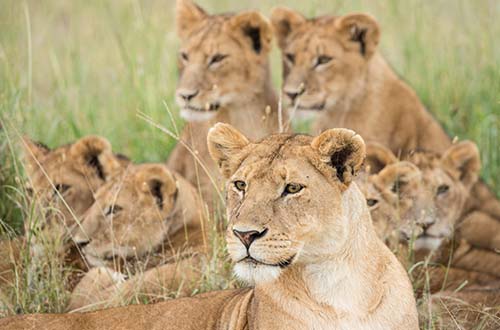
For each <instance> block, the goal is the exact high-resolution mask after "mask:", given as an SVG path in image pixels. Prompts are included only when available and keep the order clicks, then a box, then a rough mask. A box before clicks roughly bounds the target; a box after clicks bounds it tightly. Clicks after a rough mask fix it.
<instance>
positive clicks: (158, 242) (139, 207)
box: [69, 164, 209, 309]
mask: <svg viewBox="0 0 500 330" xmlns="http://www.w3.org/2000/svg"><path fill="white" fill-rule="evenodd" d="M208 231H209V228H208V224H207V222H206V219H205V217H204V205H203V203H202V201H201V199H200V197H199V194H198V193H197V192H196V190H195V188H194V187H193V186H192V185H191V184H190V183H189V182H187V181H186V180H185V179H184V178H182V177H181V176H180V175H179V174H176V173H173V172H171V171H170V170H168V169H167V167H166V165H164V164H141V165H130V166H129V167H128V168H127V170H126V171H125V172H124V173H123V174H122V175H121V176H119V177H116V178H115V180H113V181H112V182H109V183H107V184H105V185H104V186H102V187H101V188H100V189H99V190H98V191H97V193H96V201H95V203H94V204H93V205H92V207H91V208H90V209H89V210H88V211H87V213H86V216H85V218H84V219H83V221H82V224H81V226H79V227H78V228H77V230H76V232H75V233H74V240H75V242H77V243H78V244H81V245H82V246H83V247H82V252H83V255H84V257H85V259H86V260H87V262H88V263H89V265H90V266H92V267H97V268H94V269H91V270H90V272H89V273H88V274H87V275H86V276H85V277H84V278H83V279H82V281H81V282H80V283H79V284H78V286H77V287H76V288H75V290H74V292H73V294H72V297H71V302H70V306H69V309H76V308H81V307H83V306H85V305H92V307H94V308H95V307H96V304H97V303H101V305H103V306H105V305H109V304H111V303H112V302H111V301H110V300H111V299H112V298H113V297H114V296H116V293H117V291H120V290H122V292H121V295H122V297H121V298H125V297H124V296H123V295H124V294H132V293H142V292H141V291H143V290H146V289H147V288H148V287H153V284H152V283H149V282H151V281H154V283H161V282H162V283H163V285H161V286H160V285H159V286H158V287H157V289H156V291H157V292H156V294H161V293H162V292H164V291H168V287H169V286H171V287H170V290H171V291H172V290H176V289H177V288H176V287H172V286H173V285H174V284H175V283H177V282H179V281H180V280H181V279H182V276H183V275H184V274H179V273H177V274H176V273H175V272H173V270H175V269H176V267H178V266H179V265H178V264H176V262H181V263H182V260H183V259H185V258H188V259H191V258H198V259H199V258H201V255H204V254H206V253H208V249H209V248H208V240H209V238H208V237H207V235H208ZM164 264H175V265H174V266H171V267H168V266H167V267H164V268H159V269H155V270H154V271H153V272H152V274H151V275H147V274H148V272H147V271H146V270H148V269H151V268H154V267H156V266H159V265H164ZM194 264H195V262H194V261H193V265H194ZM198 268H199V267H198ZM177 270H178V271H179V269H177ZM144 271H146V273H145V274H146V278H144V277H143V276H142V275H143V274H142V273H143V272H144ZM160 271H161V272H162V273H163V274H162V276H157V278H160V277H162V278H163V280H162V281H160V280H159V279H157V278H155V277H154V274H156V275H158V273H159V272H160ZM169 271H170V272H171V274H170V275H168V276H167V273H168V272H169ZM122 274H127V275H134V274H136V275H139V274H140V275H141V279H142V280H145V281H144V282H143V283H141V286H142V287H143V288H144V289H143V290H141V288H139V287H135V288H133V289H135V291H133V292H129V293H126V292H123V288H124V287H129V286H130V283H132V282H133V283H135V284H137V283H136V282H137V280H136V279H135V278H134V277H132V279H130V280H129V281H130V282H127V283H122V282H123V279H124V278H125V275H122ZM148 276H149V277H148ZM175 276H177V277H179V279H175ZM94 291H95V292H94ZM149 291H151V290H149ZM148 293H153V292H148ZM107 300H108V301H107Z"/></svg>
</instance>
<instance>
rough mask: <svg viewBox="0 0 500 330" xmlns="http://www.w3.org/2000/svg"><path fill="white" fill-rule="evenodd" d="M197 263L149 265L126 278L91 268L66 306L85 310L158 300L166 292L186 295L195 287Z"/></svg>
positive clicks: (185, 260)
mask: <svg viewBox="0 0 500 330" xmlns="http://www.w3.org/2000/svg"><path fill="white" fill-rule="evenodd" d="M199 265H200V261H199V259H198V258H196V257H193V258H188V259H184V260H181V261H179V262H176V263H171V264H166V265H162V266H158V267H155V268H152V269H149V270H147V271H145V272H144V273H140V274H136V275H134V276H133V277H131V278H130V279H127V280H123V275H122V274H121V273H117V272H114V271H113V270H111V269H109V268H105V267H100V268H94V269H92V270H91V271H90V272H89V273H88V274H87V275H86V276H85V277H84V278H83V279H82V280H81V281H80V283H79V284H78V285H77V287H76V288H75V290H74V291H73V292H72V294H71V298H70V303H69V305H68V310H69V311H74V310H78V311H83V310H85V311H86V310H91V309H96V308H102V307H116V306H121V305H123V304H128V303H130V302H132V301H133V300H137V301H139V302H141V301H144V299H147V300H148V301H157V300H159V298H161V297H165V296H174V297H184V296H188V295H190V294H192V293H193V292H194V290H195V288H196V287H197V284H198V281H197V279H198V278H200V271H199V270H198V269H199ZM120 276H122V277H120Z"/></svg>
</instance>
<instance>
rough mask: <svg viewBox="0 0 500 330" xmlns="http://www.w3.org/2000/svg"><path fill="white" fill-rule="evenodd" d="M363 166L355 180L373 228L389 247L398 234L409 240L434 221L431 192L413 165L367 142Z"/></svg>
mask: <svg viewBox="0 0 500 330" xmlns="http://www.w3.org/2000/svg"><path fill="white" fill-rule="evenodd" d="M365 169H366V170H365V173H363V174H362V175H359V176H358V178H357V179H356V183H357V184H358V186H359V187H360V189H361V192H362V193H363V195H365V197H366V203H367V205H368V208H369V210H370V214H371V216H372V219H373V225H374V227H375V231H376V232H377V234H378V236H379V237H380V238H381V239H382V240H384V241H385V242H386V243H387V244H388V245H389V247H390V248H391V249H394V248H395V247H397V245H398V244H397V243H398V242H399V239H400V236H401V235H403V236H404V237H405V238H407V239H410V238H411V237H412V236H415V235H419V234H420V233H421V231H422V227H423V226H425V225H427V224H429V223H432V222H435V219H434V217H435V216H436V213H435V210H434V208H433V207H430V206H432V201H433V198H434V195H433V194H431V193H430V191H429V190H428V189H425V186H424V185H423V184H422V180H423V178H422V172H421V171H420V170H419V168H418V167H417V166H416V165H414V164H412V163H410V162H408V161H399V160H398V159H397V158H396V156H395V155H394V154H393V153H392V152H391V151H390V150H388V149H387V148H385V147H384V146H382V145H380V144H377V143H368V144H367V156H366V161H365Z"/></svg>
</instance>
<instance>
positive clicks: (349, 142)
mask: <svg viewBox="0 0 500 330" xmlns="http://www.w3.org/2000/svg"><path fill="white" fill-rule="evenodd" d="M208 141H209V150H210V153H211V155H212V157H213V158H214V160H215V161H216V162H217V164H219V167H220V169H221V172H222V173H223V174H224V175H225V176H226V178H228V181H227V186H226V188H227V214H228V220H229V226H228V229H227V233H226V236H227V246H228V251H229V254H230V256H231V258H232V260H233V261H234V262H235V272H236V274H237V275H238V276H239V277H240V278H242V279H243V280H245V281H247V282H249V283H256V282H264V281H269V280H273V279H276V278H277V277H278V276H279V275H280V273H281V271H282V270H283V269H284V268H286V267H288V266H290V265H291V264H295V263H298V264H300V263H308V262H313V261H317V260H318V258H321V256H324V254H325V253H327V252H326V251H329V252H328V253H333V252H332V251H335V250H336V249H341V248H342V246H344V244H346V240H347V237H348V236H349V233H348V231H349V230H350V229H349V228H351V227H350V226H348V224H349V220H350V217H349V212H360V208H356V209H355V210H350V209H349V207H348V206H347V204H350V202H352V201H349V202H348V201H347V200H346V199H349V198H354V197H353V196H351V190H353V189H356V190H357V188H356V187H351V181H352V177H353V175H354V174H355V173H356V172H357V171H358V169H359V167H360V166H361V164H362V161H363V158H364V143H363V140H362V139H361V137H359V135H356V134H355V133H354V132H353V131H350V130H346V129H334V130H329V131H326V132H325V133H323V134H321V135H320V136H318V137H316V138H314V139H313V138H312V137H309V136H305V135H287V134H281V135H271V136H270V137H267V138H265V139H264V140H262V141H261V142H259V143H250V142H249V141H248V140H247V139H246V138H245V137H244V136H242V135H241V134H240V133H239V132H238V131H236V130H235V129H234V128H232V127H231V126H229V125H227V124H217V125H216V126H215V127H214V128H212V129H211V130H210V132H209V135H208ZM318 196H321V198H318ZM359 197H360V198H359V203H360V205H361V209H362V210H366V208H365V207H364V201H363V198H362V195H361V194H359ZM325 206H327V207H325ZM366 212H367V213H368V211H367V210H366Z"/></svg>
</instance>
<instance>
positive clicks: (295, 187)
mask: <svg viewBox="0 0 500 330" xmlns="http://www.w3.org/2000/svg"><path fill="white" fill-rule="evenodd" d="M303 188H304V186H302V185H300V184H298V183H289V184H287V185H286V187H285V191H284V194H285V195H288V194H296V193H298V192H299V191H301V190H302V189H303Z"/></svg>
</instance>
